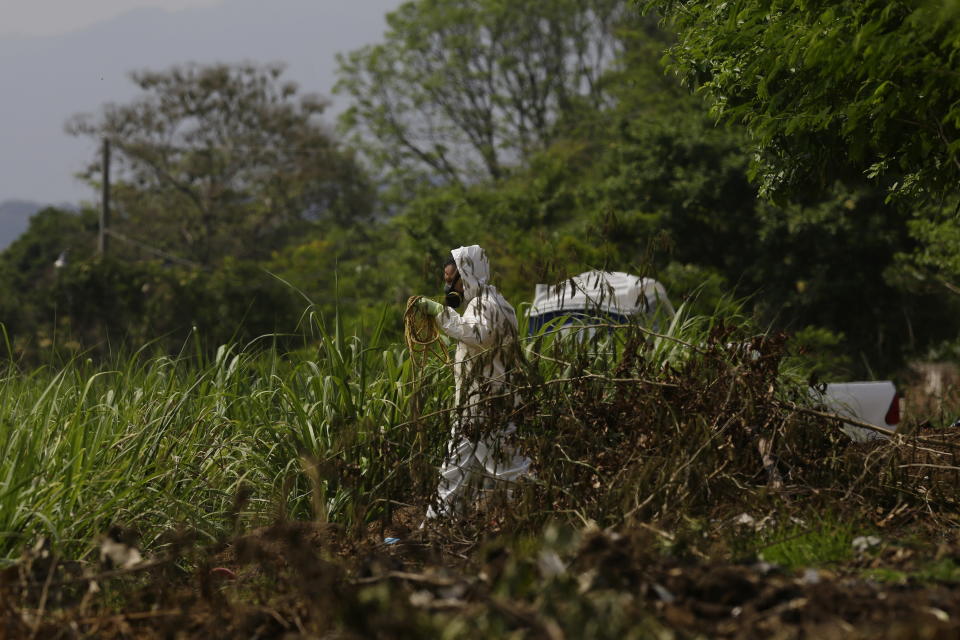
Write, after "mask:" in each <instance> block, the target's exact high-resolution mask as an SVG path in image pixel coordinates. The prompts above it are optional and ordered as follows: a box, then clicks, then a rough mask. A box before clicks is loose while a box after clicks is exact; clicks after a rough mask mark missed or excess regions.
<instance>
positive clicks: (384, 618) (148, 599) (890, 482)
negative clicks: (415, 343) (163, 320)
mask: <svg viewBox="0 0 960 640" xmlns="http://www.w3.org/2000/svg"><path fill="white" fill-rule="evenodd" d="M388 320H389V322H394V319H392V318H390V319H388V318H386V317H385V318H384V321H383V322H382V323H381V325H380V326H378V327H374V328H368V329H366V330H361V329H360V328H358V329H357V331H356V332H353V331H348V330H346V329H345V328H344V327H342V326H340V325H339V323H338V322H337V321H333V322H332V323H330V325H325V324H324V323H323V322H322V321H321V320H320V319H319V318H316V317H311V318H309V323H308V324H309V326H308V328H307V329H306V330H305V331H304V336H303V347H302V348H300V349H298V350H296V351H292V352H280V351H278V349H277V348H276V347H275V346H274V344H273V343H272V339H271V338H270V337H266V338H264V339H262V340H261V341H258V342H256V343H254V344H250V345H235V346H225V347H221V348H220V349H219V350H218V351H217V352H216V355H215V356H214V357H211V358H206V357H205V356H204V355H203V353H202V352H201V351H196V352H189V353H187V352H184V353H183V354H181V355H180V356H178V357H153V356H148V355H147V354H146V353H145V352H144V353H139V354H131V355H130V356H128V357H125V358H118V359H117V361H116V362H115V363H114V365H113V366H112V367H103V366H101V365H98V364H95V363H93V362H91V361H87V360H84V359H82V358H81V359H77V360H74V361H71V362H68V363H65V364H63V365H61V366H56V367H52V366H51V367H47V368H42V369H37V370H32V371H22V370H20V369H19V368H18V367H17V366H16V365H15V364H10V365H8V368H7V370H6V372H5V374H4V376H3V384H2V387H0V398H2V402H3V408H4V410H3V414H2V416H0V420H2V422H0V448H2V456H0V532H2V536H3V537H2V538H0V558H2V559H3V563H4V564H3V567H4V568H3V569H2V573H0V615H2V622H0V637H3V638H81V637H96V638H131V637H137V638H140V637H145V638H153V637H156V638H161V637H163V638H166V637H178V638H179V637H183V638H193V637H196V638H211V637H224V638H227V637H256V638H295V637H303V638H369V637H380V638H401V637H411V638H413V637H449V638H453V637H458V638H459V637H476V638H487V637H517V638H550V639H556V638H565V637H569V638H580V637H591V638H715V637H717V638H801V637H817V638H832V637H836V638H839V637H843V638H858V637H859V638H947V637H956V636H957V634H958V633H960V538H958V535H957V525H958V518H960V515H958V514H960V503H958V498H960V482H958V479H960V478H958V471H960V465H958V464H957V460H956V452H957V449H958V447H960V438H957V437H956V436H955V435H954V434H953V433H951V432H950V431H949V429H946V428H944V427H943V426H942V425H939V424H936V423H933V424H929V423H923V424H921V423H920V421H919V420H914V422H913V423H911V424H907V425H904V435H902V436H898V437H897V438H896V439H895V440H893V441H889V442H875V443H872V444H863V445H854V444H852V443H850V442H849V441H847V440H846V439H845V438H844V437H843V436H842V435H841V434H840V433H839V429H838V424H837V422H836V421H834V420H831V419H829V418H824V417H822V416H819V415H817V414H815V413H814V412H811V411H809V410H808V409H809V408H810V407H809V406H808V404H809V399H808V394H807V393H806V388H807V384H808V374H809V370H808V369H807V368H805V363H804V360H803V358H802V356H799V355H798V354H796V353H794V352H793V350H792V347H791V344H790V342H789V341H788V340H787V338H786V337H785V336H781V335H772V334H765V333H762V332H758V331H756V330H755V329H754V328H752V327H751V325H750V323H749V322H748V321H747V320H746V319H744V318H740V317H736V316H730V315H728V316H691V315H688V314H687V313H685V311H684V310H683V309H681V310H680V312H679V313H678V315H677V316H676V317H675V319H674V320H673V322H672V323H670V324H669V326H663V327H661V329H660V330H659V331H652V330H650V329H649V328H647V327H644V326H639V325H632V326H625V327H619V328H618V329H616V330H615V331H607V330H606V328H605V327H600V328H599V330H597V331H595V332H592V335H591V336H590V337H587V338H582V339H581V338H578V337H577V336H576V335H573V336H571V335H561V334H557V333H554V334H549V335H540V336H537V337H535V338H532V339H529V340H524V341H523V345H522V350H521V351H522V353H523V361H522V366H521V367H520V371H521V375H520V376H519V378H518V380H517V382H516V385H517V386H516V393H517V395H518V396H519V397H520V399H521V402H520V404H519V405H517V406H513V405H512V404H511V405H510V406H509V407H506V408H504V407H501V408H500V410H502V411H504V412H505V413H504V419H505V420H506V419H509V420H513V421H515V422H516V423H517V424H518V425H519V426H520V429H519V432H518V435H517V444H518V446H520V447H521V448H522V449H523V450H524V451H525V452H526V453H527V454H528V455H530V457H532V458H533V460H534V461H535V464H536V477H535V478H532V479H530V480H528V481H525V482H523V483H522V484H521V485H519V486H518V487H516V488H514V489H513V491H512V495H511V496H510V497H509V498H508V496H506V495H505V493H504V492H503V491H502V490H500V491H491V492H488V493H485V494H484V495H482V496H479V497H478V499H477V501H476V504H475V505H474V507H473V508H472V509H470V510H469V512H468V513H467V514H465V515H464V517H463V518H460V519H456V520H441V521H437V522H433V523H430V524H429V525H428V526H426V527H425V528H423V529H418V525H419V524H420V522H421V521H422V519H423V513H424V511H425V509H426V506H427V505H428V504H429V501H430V499H431V496H432V495H433V492H434V491H435V488H436V468H437V466H438V465H439V463H440V462H441V460H442V455H443V449H444V445H445V442H446V439H447V434H448V431H449V429H450V424H451V417H452V412H451V403H452V397H451V392H452V379H451V374H450V371H449V367H447V366H446V365H445V364H444V363H443V361H442V360H441V359H438V358H423V357H418V358H415V359H414V360H411V357H410V354H409V353H408V351H407V349H406V348H405V346H404V345H402V344H399V343H397V342H395V341H393V340H390V339H387V338H386V337H385V336H386V335H387V332H385V330H384V329H385V327H386V326H387V322H388ZM394 333H395V332H394ZM361 336H362V337H361ZM386 538H395V539H396V541H391V542H392V543H391V544H387V543H385V542H384V541H385V539H386Z"/></svg>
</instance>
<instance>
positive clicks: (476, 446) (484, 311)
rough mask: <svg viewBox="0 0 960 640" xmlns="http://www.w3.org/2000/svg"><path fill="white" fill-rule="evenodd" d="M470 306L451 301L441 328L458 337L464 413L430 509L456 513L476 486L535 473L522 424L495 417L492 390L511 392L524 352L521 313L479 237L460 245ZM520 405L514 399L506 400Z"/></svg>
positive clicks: (458, 390)
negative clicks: (517, 442)
mask: <svg viewBox="0 0 960 640" xmlns="http://www.w3.org/2000/svg"><path fill="white" fill-rule="evenodd" d="M452 253H453V259H454V261H455V262H456V266H457V270H458V271H459V273H460V279H461V280H462V281H463V294H464V295H463V298H464V302H465V303H466V308H465V309H464V311H463V315H462V316H461V315H459V314H458V313H457V312H456V311H454V310H453V309H450V308H449V307H444V310H443V312H442V313H441V314H440V315H439V316H437V323H438V325H439V327H440V330H441V331H443V333H445V334H446V335H448V336H449V337H451V338H453V339H454V340H456V341H457V351H456V355H455V356H454V383H455V399H456V403H457V408H458V412H459V415H458V417H457V419H456V421H455V422H454V425H453V432H452V436H451V439H450V442H449V444H448V446H447V458H446V460H445V461H444V463H443V466H442V467H441V468H440V485H439V488H438V490H437V502H436V506H435V507H434V506H431V507H430V508H429V509H428V510H427V517H428V518H434V517H436V516H438V515H441V514H451V513H456V512H457V511H458V510H459V509H461V508H462V507H463V506H464V504H463V503H464V501H465V500H466V499H467V498H469V497H470V494H471V489H472V488H477V487H482V488H487V489H489V488H492V487H494V486H496V484H498V483H510V482H514V481H516V480H517V479H518V478H519V477H520V476H522V475H524V474H527V473H529V471H530V459H529V458H526V457H525V456H521V455H518V454H517V453H516V452H515V451H514V449H513V448H512V447H511V446H510V445H509V444H508V443H507V442H506V438H507V436H509V435H510V434H512V433H513V432H514V431H516V425H514V424H513V423H512V422H508V423H507V424H506V425H497V424H491V423H490V422H491V420H490V418H491V416H490V408H489V406H485V404H486V403H485V402H484V398H488V397H489V396H491V395H498V396H499V395H503V394H508V393H509V391H510V388H509V384H510V381H509V379H508V378H509V376H510V373H511V370H512V369H513V357H514V354H515V353H516V352H517V315H516V312H515V311H514V310H513V307H512V306H511V305H510V303H509V302H507V300H506V298H504V297H503V296H502V295H501V294H500V292H499V291H497V289H496V287H494V286H493V285H491V284H489V283H488V282H487V279H488V278H489V276H490V263H489V262H488V261H487V256H486V253H485V252H484V251H483V249H482V248H481V247H480V246H479V245H471V246H469V247H459V248H457V249H454V250H453V251H452ZM500 404H501V406H505V405H509V406H513V402H512V401H510V402H501V403H500Z"/></svg>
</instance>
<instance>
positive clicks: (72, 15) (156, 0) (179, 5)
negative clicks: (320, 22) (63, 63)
mask: <svg viewBox="0 0 960 640" xmlns="http://www.w3.org/2000/svg"><path fill="white" fill-rule="evenodd" d="M319 1H320V2H322V1H323V0H319ZM218 4H223V0H0V16H2V20H3V22H2V23H0V36H5V35H25V36H51V35H59V34H62V33H66V32H68V31H73V30H76V29H82V28H83V27H89V26H90V25H92V24H96V23H97V22H102V21H104V20H109V19H110V18H114V17H116V16H118V15H120V14H122V13H124V12H127V11H129V10H131V9H139V8H141V7H158V8H161V9H167V10H170V11H175V10H179V9H189V8H193V7H210V6H213V5H218ZM265 4H266V0H265Z"/></svg>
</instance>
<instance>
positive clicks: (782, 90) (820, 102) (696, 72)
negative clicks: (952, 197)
mask: <svg viewBox="0 0 960 640" xmlns="http://www.w3.org/2000/svg"><path fill="white" fill-rule="evenodd" d="M638 4H639V5H642V6H644V7H646V8H648V9H656V10H658V11H660V12H662V14H663V15H665V16H667V18H669V19H670V21H671V23H672V25H673V26H674V27H675V28H676V29H677V31H678V36H679V41H678V42H677V44H676V45H675V46H673V47H672V48H671V49H670V52H669V53H670V58H671V59H672V61H673V63H672V68H673V69H674V70H675V71H676V72H677V73H679V74H680V75H681V76H683V77H684V78H685V79H686V80H687V81H688V82H689V83H690V84H691V85H692V86H695V87H697V88H698V89H699V90H700V91H702V92H703V93H705V94H706V95H707V96H708V97H709V98H710V100H711V102H712V108H713V113H714V115H716V116H718V117H720V118H723V119H725V120H727V121H733V122H742V123H744V124H746V125H747V126H748V127H749V129H750V131H751V133H752V135H753V137H754V142H755V145H756V147H757V150H758V154H757V156H756V162H755V166H754V171H755V173H756V177H757V178H758V179H759V182H760V185H761V188H762V190H763V191H766V192H768V193H780V194H783V193H790V192H793V193H797V192H802V191H804V190H806V189H808V188H809V187H810V186H811V185H816V186H820V187H829V186H830V185H832V184H833V182H834V180H836V179H837V178H838V177H845V176H850V175H855V176H859V175H864V174H865V175H867V176H869V177H871V178H874V179H878V180H881V181H882V184H883V185H884V186H885V188H887V189H888V190H889V191H890V192H891V193H892V194H894V195H902V196H920V197H923V198H933V199H934V200H936V199H938V198H940V197H942V196H944V195H945V194H950V193H954V192H955V191H956V185H957V182H958V180H960V19H958V18H960V5H958V4H957V3H956V2H953V3H941V2H936V1H935V0H741V1H739V2H728V1H726V0H696V1H691V0H639V1H638Z"/></svg>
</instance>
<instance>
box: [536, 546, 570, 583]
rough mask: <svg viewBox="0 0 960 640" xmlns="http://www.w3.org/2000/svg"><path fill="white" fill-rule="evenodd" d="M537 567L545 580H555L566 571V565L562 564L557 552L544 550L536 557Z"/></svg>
mask: <svg viewBox="0 0 960 640" xmlns="http://www.w3.org/2000/svg"><path fill="white" fill-rule="evenodd" d="M537 567H538V568H539V569H540V575H542V576H543V578H544V579H545V580H549V579H550V578H556V577H557V576H559V575H563V574H564V573H566V571H567V565H565V564H564V563H563V560H561V559H560V556H559V555H558V554H557V552H556V551H553V550H551V549H544V550H543V551H541V552H540V554H539V555H538V556H537Z"/></svg>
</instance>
